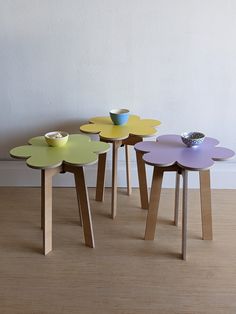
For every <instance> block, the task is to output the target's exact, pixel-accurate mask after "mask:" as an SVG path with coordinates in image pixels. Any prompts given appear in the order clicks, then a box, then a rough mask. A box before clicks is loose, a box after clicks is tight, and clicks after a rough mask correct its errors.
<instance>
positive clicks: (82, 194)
mask: <svg viewBox="0 0 236 314" xmlns="http://www.w3.org/2000/svg"><path fill="white" fill-rule="evenodd" d="M74 176H75V182H76V190H77V195H78V196H79V203H80V210H81V219H82V225H83V231H84V239H85V245H86V246H89V247H92V248H93V247H95V244H94V236H93V226H92V219H91V213H90V205H89V198H88V191H87V187H86V184H85V178H84V169H83V167H78V168H76V170H75V171H74Z"/></svg>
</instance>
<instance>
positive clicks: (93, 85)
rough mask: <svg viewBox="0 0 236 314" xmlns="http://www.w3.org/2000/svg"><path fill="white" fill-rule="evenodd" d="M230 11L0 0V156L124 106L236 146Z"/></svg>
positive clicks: (151, 1) (117, 0) (201, 5)
mask: <svg viewBox="0 0 236 314" xmlns="http://www.w3.org/2000/svg"><path fill="white" fill-rule="evenodd" d="M235 16H236V1H235V0H204V1H201V0H178V1H177V0H0V106H1V115H0V159H1V160H7V159H9V155H8V151H9V149H10V148H11V147H13V146H15V145H21V144H24V143H25V142H26V140H27V139H28V138H29V137H32V136H35V135H38V134H44V133H45V132H46V131H49V130H53V129H64V130H67V131H69V132H78V130H79V125H80V124H81V123H84V122H85V121H86V120H87V119H88V118H89V117H91V116H94V115H105V114H107V113H108V111H109V109H111V108H112V107H119V106H121V105H122V107H123V106H125V107H129V108H130V109H131V111H132V112H133V113H137V114H140V115H142V116H144V117H153V118H154V117H155V118H157V119H160V120H161V121H162V126H161V127H160V134H163V133H167V132H168V133H173V132H174V133H181V132H182V131H187V130H201V131H203V132H205V133H206V134H207V135H209V136H213V137H217V138H218V139H219V140H220V141H221V143H222V144H223V145H225V146H228V147H230V148H232V149H234V150H236V133H235V114H236V42H235V30H236V18H235ZM121 159H123V157H121ZM227 167H231V168H230V169H231V170H230V172H232V171H236V164H235V162H234V161H232V162H230V166H229V164H227ZM227 169H228V168H227ZM25 180H27V177H26V178H25ZM2 181H4V178H3V179H1V183H2Z"/></svg>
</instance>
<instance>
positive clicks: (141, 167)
mask: <svg viewBox="0 0 236 314" xmlns="http://www.w3.org/2000/svg"><path fill="white" fill-rule="evenodd" d="M136 161H137V169H138V181H139V190H140V201H141V208H143V209H148V189H147V177H146V168H145V162H144V161H143V153H142V152H140V151H136Z"/></svg>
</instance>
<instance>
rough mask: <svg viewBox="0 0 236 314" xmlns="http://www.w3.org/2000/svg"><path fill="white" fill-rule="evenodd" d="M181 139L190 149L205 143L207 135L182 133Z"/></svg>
mask: <svg viewBox="0 0 236 314" xmlns="http://www.w3.org/2000/svg"><path fill="white" fill-rule="evenodd" d="M181 139H182V141H183V143H184V144H185V145H187V146H188V147H194V146H199V145H201V144H202V143H203V141H204V139H205V134H203V133H201V132H189V133H182V134H181Z"/></svg>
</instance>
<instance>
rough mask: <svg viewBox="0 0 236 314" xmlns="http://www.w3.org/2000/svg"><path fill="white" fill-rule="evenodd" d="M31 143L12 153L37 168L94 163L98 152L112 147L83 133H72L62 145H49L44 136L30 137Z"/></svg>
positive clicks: (13, 150) (11, 152) (17, 148)
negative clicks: (92, 139)
mask: <svg viewBox="0 0 236 314" xmlns="http://www.w3.org/2000/svg"><path fill="white" fill-rule="evenodd" d="M29 144H30V145H25V146H19V147H15V148H13V149H12V150H11V151H10V155H11V156H12V157H16V158H21V159H27V161H26V163H27V165H28V166H29V167H31V168H36V169H47V168H55V167H59V166H61V165H62V164H63V163H66V164H70V165H74V166H84V165H90V164H94V163H96V162H97V160H98V154H102V153H105V152H107V151H108V150H109V148H110V146H109V144H107V143H103V142H95V141H91V139H90V138H89V137H88V136H86V135H81V134H71V135H70V136H69V139H68V142H67V143H66V145H65V146H62V147H50V146H48V144H47V143H46V141H45V139H44V137H43V136H38V137H34V138H32V139H30V140H29Z"/></svg>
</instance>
